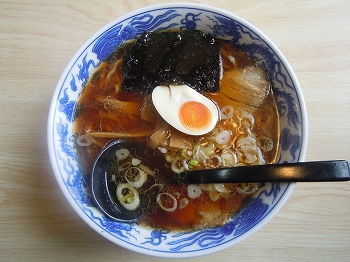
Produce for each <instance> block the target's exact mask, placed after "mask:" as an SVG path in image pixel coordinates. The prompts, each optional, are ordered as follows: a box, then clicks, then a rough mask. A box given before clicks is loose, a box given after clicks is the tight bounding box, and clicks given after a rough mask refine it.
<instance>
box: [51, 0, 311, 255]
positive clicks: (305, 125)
mask: <svg viewBox="0 0 350 262" xmlns="http://www.w3.org/2000/svg"><path fill="white" fill-rule="evenodd" d="M164 8H190V9H191V8H196V9H203V10H206V11H209V12H213V13H217V14H220V15H223V16H226V17H229V18H232V19H234V20H236V21H239V22H240V23H242V24H244V25H245V26H247V27H248V28H250V29H251V30H252V31H254V32H255V33H256V34H257V35H258V36H259V37H260V38H261V39H263V40H264V41H265V42H266V43H267V44H268V45H269V46H270V47H271V48H272V49H273V51H274V52H275V53H276V55H277V56H278V57H279V59H280V60H281V61H282V62H283V64H284V66H285V67H286V70H287V72H288V74H289V75H290V78H291V79H292V81H293V83H294V85H295V92H296V94H297V96H298V99H299V101H298V102H299V104H300V108H299V110H300V113H301V115H302V123H301V128H302V130H301V134H302V136H301V147H300V153H299V159H298V160H297V161H299V162H302V161H304V160H305V156H306V151H307V142H308V121H307V110H306V105H305V100H304V96H303V93H302V90H301V87H300V84H299V81H298V80H297V78H296V75H295V73H294V71H293V69H292V67H291V65H290V64H289V62H288V61H287V59H286V57H285V56H284V55H283V54H282V52H281V51H280V50H279V48H278V47H277V46H276V45H275V44H274V43H273V42H272V41H271V40H270V39H269V38H268V37H267V36H266V35H265V34H264V33H263V32H262V31H260V30H259V29H258V28H257V27H255V26H254V25H253V24H251V23H250V22H248V21H247V20H245V19H243V18H241V17H239V16H237V15H235V14H234V13H232V12H229V11H226V10H224V9H221V8H218V7H215V6H211V5H205V4H198V3H187V2H170V3H161V4H154V5H148V6H145V7H141V8H138V9H135V10H132V11H130V12H127V13H125V14H123V15H121V16H118V17H116V18H115V19H113V20H112V21H110V22H109V23H107V24H106V25H104V26H103V27H101V28H100V29H98V30H97V31H96V32H95V33H94V34H92V35H91V36H90V37H89V38H88V39H87V40H86V41H85V42H84V43H83V44H82V45H81V46H80V47H79V48H78V49H77V50H76V51H75V53H74V55H73V56H72V57H71V59H70V60H69V62H68V64H67V65H66V67H65V69H64V71H63V72H62V74H61V76H60V78H59V81H58V82H57V85H56V86H55V90H54V92H53V96H52V99H51V103H50V109H49V114H48V122H47V123H48V124H47V142H48V151H49V152H48V153H49V158H50V163H51V167H52V169H53V173H54V175H55V178H56V181H57V182H58V184H59V187H60V189H61V191H62V192H63V194H64V196H65V198H66V199H67V201H68V203H69V204H70V206H71V207H73V209H74V210H75V212H76V213H77V214H78V216H79V217H80V218H81V219H82V220H83V221H84V222H85V223H87V224H88V225H89V226H90V227H91V228H93V229H94V231H96V232H97V233H99V234H100V235H102V236H103V237H104V238H106V239H108V240H110V241H111V242H113V243H116V242H115V241H113V240H114V238H113V236H111V235H109V234H104V232H103V231H102V232H101V230H98V228H97V227H96V226H94V225H92V222H91V220H90V219H89V218H88V217H87V216H86V214H85V213H83V212H82V211H81V210H80V208H79V206H78V205H76V204H75V202H74V200H73V199H72V198H71V195H70V193H69V192H68V190H67V188H66V185H65V184H64V182H63V181H62V179H60V176H59V175H58V171H57V170H58V164H57V162H56V159H55V155H54V148H53V143H52V134H53V133H54V130H53V129H54V125H53V124H52V123H54V115H55V114H54V112H55V110H56V105H57V101H58V97H59V93H60V87H61V86H62V84H63V82H64V81H65V78H66V77H67V75H68V72H69V71H70V69H71V67H72V66H73V64H74V62H75V61H76V60H77V59H78V57H79V56H80V55H81V53H82V50H84V49H85V48H86V47H87V46H88V45H89V44H90V43H91V42H93V41H94V40H95V39H96V38H98V37H99V36H100V35H101V33H103V32H105V31H106V30H107V29H109V28H110V27H112V26H113V25H115V24H117V23H121V22H122V21H124V20H126V19H128V18H130V17H132V16H134V15H137V14H140V13H144V12H147V11H151V10H156V9H164ZM295 185H296V183H289V186H288V188H287V189H286V191H285V193H284V195H283V197H281V199H280V200H279V202H278V204H276V205H275V207H274V208H273V209H272V210H271V211H270V212H269V214H268V215H267V216H266V217H265V218H264V219H263V220H261V221H260V222H259V223H258V224H257V225H255V226H254V227H253V228H252V229H251V230H249V231H248V232H247V233H245V234H244V236H241V237H240V238H239V241H235V243H234V244H232V243H230V242H229V243H224V244H222V245H220V246H216V247H215V248H212V249H205V250H203V251H201V252H200V254H198V252H194V253H189V252H187V253H186V252H185V253H172V254H171V256H169V253H161V252H156V253H154V252H153V251H152V250H148V249H140V248H138V247H134V246H133V245H130V244H129V243H126V242H123V241H119V242H118V243H117V244H118V245H119V246H121V247H124V248H126V249H128V250H131V251H134V252H138V253H141V254H146V255H152V256H157V257H164V258H170V257H182V258H189V257H195V256H202V255H207V254H212V253H216V252H218V251H222V250H224V249H227V248H228V247H232V246H234V245H236V244H238V243H240V242H242V241H244V240H245V239H247V238H248V237H250V236H252V235H253V234H255V233H256V232H258V231H259V230H260V229H261V228H262V227H263V226H265V225H266V224H267V223H268V222H269V221H271V219H272V218H273V217H274V216H275V215H276V214H277V213H278V212H279V211H280V209H281V208H282V206H283V205H284V204H285V203H286V202H287V200H288V199H289V197H290V195H291V193H292V191H293V190H294V188H295Z"/></svg>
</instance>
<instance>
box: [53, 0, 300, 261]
mask: <svg viewBox="0 0 350 262" xmlns="http://www.w3.org/2000/svg"><path fill="white" fill-rule="evenodd" d="M169 28H188V29H199V30H203V31H205V32H207V33H211V34H213V35H215V36H217V37H218V38H223V39H226V40H230V41H231V42H232V43H233V44H235V45H238V46H239V47H240V48H241V49H242V50H244V52H247V53H248V54H249V55H251V56H252V57H254V59H255V60H256V61H257V62H258V63H259V64H261V66H262V67H263V68H264V69H265V70H266V72H267V74H268V77H269V79H270V81H271V82H272V84H273V90H274V94H275V97H276V100H277V104H278V110H279V113H280V117H281V134H280V137H281V144H280V148H279V157H278V162H281V163H282V162H298V161H303V160H304V157H305V151H306V142H307V119H306V110H305V105H304V100H303V96H302V92H301V89H300V86H299V84H298V81H297V79H296V77H295V75H294V73H293V71H292V69H291V67H290V65H289V64H288V62H287V60H286V59H285V57H284V56H283V55H282V53H281V52H280V51H279V50H278V48H277V47H276V46H275V45H274V44H273V43H272V42H271V40H269V39H268V38H267V37H266V36H265V35H264V34H263V33H262V32H260V31H259V30H258V29H257V28H255V27H254V26H252V25H251V24H249V23H248V22H246V21H245V20H243V19H241V18H240V17H237V16H236V15H233V14H231V13H229V12H226V11H223V10H221V9H217V8H214V7H210V6H204V5H199V4H189V3H168V4H162V5H156V6H150V7H145V8H142V9H139V10H136V11H134V12H131V13H129V14H126V15H124V16H122V17H119V18H117V19H115V20H114V21H112V22H111V23H109V24H108V25H106V26H105V27H103V28H102V29H101V30H99V31H98V32H96V33H95V34H94V35H93V36H92V37H91V38H90V39H89V40H88V41H87V42H86V43H85V44H83V46H82V47H81V48H80V49H79V50H78V52H76V54H75V55H74V56H73V58H72V59H71V61H70V62H69V64H68V65H67V67H66V69H65V70H64V72H63V74H62V76H61V78H60V80H59V82H58V84H57V87H56V90H55V93H54V95H53V99H52V102H51V108H50V112H49V119H48V147H49V154H50V160H51V163H52V167H53V170H54V173H55V176H56V178H57V181H58V183H59V185H60V188H61V190H62V191H63V193H64V195H65V196H66V198H67V200H68V201H69V203H70V204H71V205H72V207H73V208H74V209H75V211H76V212H77V213H78V214H79V215H80V217H81V218H82V219H83V220H84V221H85V222H86V223H87V224H88V225H89V226H91V227H92V228H93V229H94V230H95V231H96V232H98V233H99V234H101V235H102V236H104V237H105V238H107V239H109V240H110V241H112V242H114V243H116V244H118V245H120V246H122V247H125V248H127V249H130V250H133V251H135V252H139V253H142V254H147V255H152V256H158V257H169V258H171V257H176V258H181V257H182V258H184V257H193V256H199V255H206V254H210V253H213V252H217V251H220V250H223V249H225V248H228V247H231V246H234V245H235V244H237V243H239V242H241V241H242V240H244V239H246V238H247V237H249V236H251V235H252V234H253V233H255V232H256V231H257V230H259V229H260V228H261V227H262V226H264V225H265V224H266V223H267V222H268V221H269V220H270V219H271V218H272V217H273V216H274V215H275V214H276V213H277V212H278V211H279V209H280V208H281V207H282V206H283V204H284V203H285V202H286V200H287V199H288V197H289V196H290V194H291V192H292V191H293V188H294V185H295V184H293V183H290V184H288V183H268V184H266V185H265V186H264V187H263V189H262V190H261V191H260V192H259V194H257V196H256V197H255V198H254V199H253V201H252V202H250V204H248V205H247V206H246V207H245V208H244V209H243V210H241V211H240V212H239V213H238V214H237V215H235V216H233V217H232V218H231V220H230V221H229V222H228V223H227V224H225V225H224V226H222V227H218V228H210V229H205V230H200V231H194V232H188V233H173V232H169V231H163V230H153V231H152V230H150V229H147V228H143V227H141V226H138V225H135V224H126V223H118V222H114V221H112V220H110V219H109V218H107V217H106V216H104V215H103V214H102V213H101V212H100V211H99V209H98V208H97V207H96V205H95V204H94V201H93V200H92V198H91V193H90V189H89V185H88V184H86V183H85V181H84V180H83V179H82V178H83V175H82V168H81V166H80V165H79V156H78V155H77V151H76V148H75V144H74V137H75V134H74V132H73V128H72V125H73V120H74V119H73V118H74V111H75V109H76V105H77V101H78V99H79V96H80V95H81V92H82V89H83V87H84V85H85V84H86V83H87V81H88V79H89V76H90V75H91V74H92V72H94V70H95V69H96V67H97V66H98V65H99V64H100V63H101V61H103V60H104V59H105V58H106V57H107V56H108V55H109V54H110V53H111V52H112V51H113V50H114V49H115V48H116V47H118V46H119V45H120V44H121V43H123V42H124V41H127V40H129V39H134V38H136V37H138V36H140V35H141V34H142V32H144V31H154V30H160V29H169Z"/></svg>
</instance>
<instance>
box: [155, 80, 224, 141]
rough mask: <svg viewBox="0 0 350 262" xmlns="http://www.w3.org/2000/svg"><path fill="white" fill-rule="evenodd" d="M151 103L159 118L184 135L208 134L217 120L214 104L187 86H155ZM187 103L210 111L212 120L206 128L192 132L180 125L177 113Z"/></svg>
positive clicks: (217, 115)
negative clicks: (199, 105) (190, 102)
mask: <svg viewBox="0 0 350 262" xmlns="http://www.w3.org/2000/svg"><path fill="white" fill-rule="evenodd" d="M152 101H153V104H154V107H155V108H156V110H157V111H158V113H159V114H160V115H161V117H162V118H163V119H164V120H165V121H166V122H167V123H169V124H170V125H171V126H172V127H174V128H176V129H177V130H179V131H181V132H183V133H185V134H189V135H203V134H206V133H209V132H210V131H211V130H213V128H214V127H215V125H216V123H217V121H218V118H219V113H218V108H217V106H216V104H215V103H214V102H213V101H211V100H210V99H208V98H207V97H205V96H203V95H202V94H200V93H198V92H197V91H195V90H194V89H192V88H191V87H189V86H187V85H169V86H157V87H156V88H155V89H154V90H153V92H152ZM188 101H196V102H200V103H202V104H204V105H205V106H206V107H207V108H208V109H209V110H210V112H211V115H212V120H211V122H210V124H209V125H208V126H207V127H206V128H203V129H201V130H195V131H193V130H189V129H187V128H185V127H184V126H183V125H182V123H181V121H180V119H179V111H180V107H181V106H182V105H183V104H184V103H186V102H188Z"/></svg>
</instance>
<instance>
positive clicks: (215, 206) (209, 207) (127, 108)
mask: <svg viewBox="0 0 350 262" xmlns="http://www.w3.org/2000/svg"><path fill="white" fill-rule="evenodd" d="M127 47H128V46H127V45H126V46H124V47H122V48H120V49H118V50H117V51H116V52H114V53H113V54H112V55H111V56H110V57H109V58H108V59H107V61H105V62H103V63H102V64H101V65H100V66H99V68H98V69H97V70H96V72H95V73H94V75H93V76H92V77H91V79H90V81H89V82H88V84H87V85H86V86H85V88H84V90H83V92H82V94H81V97H80V99H79V102H78V107H77V111H76V120H75V124H74V128H75V132H76V133H77V136H83V135H85V134H89V133H90V132H110V133H120V136H118V138H122V139H132V140H138V141H141V142H144V143H147V139H148V136H141V137H133V138H130V137H129V135H130V134H134V133H137V132H144V133H148V134H150V133H151V132H152V131H153V130H154V129H155V128H156V126H157V117H155V118H151V120H149V119H147V120H142V119H141V113H140V111H141V110H140V109H141V108H142V106H143V104H144V102H145V97H144V96H143V95H141V94H140V93H135V92H133V93H124V92H122V91H120V87H121V65H122V63H121V57H122V55H123V53H124V50H125V48H127ZM221 54H222V57H223V58H222V60H223V67H224V72H223V79H222V81H221V83H220V92H219V93H206V94H205V95H206V96H207V97H208V98H210V99H212V100H214V101H215V103H216V104H217V105H218V107H219V108H222V107H223V106H225V105H232V106H233V107H234V108H235V110H238V111H239V110H245V111H247V112H249V113H250V114H251V115H252V116H253V117H254V119H255V125H254V129H253V132H254V133H255V135H256V137H269V138H270V139H271V140H272V141H273V145H274V147H273V149H272V150H270V151H267V152H263V157H264V159H265V161H266V163H273V162H275V160H276V155H277V148H278V146H277V145H278V143H279V136H278V134H279V116H278V112H277V106H276V102H275V99H274V97H273V93H272V91H270V92H269V94H268V96H267V97H266V98H265V99H264V100H263V101H262V102H261V103H260V104H259V105H258V106H256V105H255V104H254V105H251V104H246V103H242V101H240V100H239V97H240V96H239V94H238V93H237V92H236V91H235V90H238V89H239V87H237V88H235V87H232V85H235V83H234V81H231V79H230V77H231V73H230V72H232V70H237V69H242V68H245V67H247V66H253V67H256V64H255V62H254V61H252V60H251V59H250V58H249V57H247V56H246V55H245V54H243V53H242V52H241V51H240V50H238V49H237V48H235V47H233V46H231V45H229V44H227V43H223V44H222V47H221ZM227 54H230V55H232V56H233V57H234V58H235V63H234V64H233V63H232V62H230V60H229V59H228V57H227ZM231 93H232V96H231V95H230V94H231ZM237 94H238V95H237ZM114 100H118V101H123V102H125V103H122V104H121V105H116V104H114V102H113V101H114ZM151 113H152V112H151ZM220 124H221V125H223V126H229V125H230V128H232V127H231V126H234V128H233V129H232V130H233V131H234V132H233V143H234V141H236V140H237V139H238V138H239V137H240V136H241V135H242V134H243V133H244V132H241V131H240V130H241V129H240V126H239V125H238V126H235V125H236V123H232V122H230V121H220ZM91 139H92V141H93V143H91V144H90V145H88V146H78V151H79V156H80V159H81V162H82V165H83V169H84V173H85V175H87V176H88V175H90V173H91V170H92V165H93V162H94V160H95V158H96V157H97V155H98V154H99V153H100V151H101V150H102V148H103V147H104V146H105V145H106V144H107V143H109V142H110V141H111V140H114V139H115V138H99V137H92V138H91ZM196 139H198V138H196ZM149 165H150V167H151V168H158V169H161V170H163V169H164V167H169V164H167V163H164V166H162V167H161V168H159V163H158V160H155V162H154V163H149ZM157 165H158V167H157ZM164 170H168V171H162V172H163V173H162V182H163V183H164V184H165V187H164V188H165V189H166V190H165V191H166V192H169V193H171V194H172V195H174V196H176V198H177V199H178V200H179V201H180V200H181V199H182V198H186V197H187V185H181V184H178V185H174V183H173V182H172V183H171V184H169V185H167V177H171V176H174V174H173V173H172V171H171V170H170V169H169V168H165V169H164ZM175 178H176V179H178V177H176V176H175ZM169 179H170V180H173V179H174V177H171V178H169ZM178 180H180V179H178ZM180 182H181V181H180ZM229 186H231V187H232V188H233V185H229ZM251 198H252V195H244V194H240V193H238V192H237V191H234V190H233V193H231V194H230V195H229V196H227V197H221V198H219V199H218V200H217V201H212V200H211V199H210V197H209V193H208V192H207V191H204V190H202V194H201V195H200V197H198V198H188V197H187V199H188V200H189V203H188V205H187V206H185V207H184V208H177V209H176V210H175V211H174V212H166V211H164V210H162V209H161V208H157V207H154V208H152V212H151V213H150V214H147V216H146V217H145V218H144V219H143V220H142V221H141V224H143V225H148V226H151V227H155V228H167V229H170V230H190V229H195V228H204V227H211V226H218V225H222V224H223V223H225V221H227V219H229V217H230V216H232V214H234V213H235V212H237V211H238V210H239V209H240V208H242V206H243V205H244V204H245V203H247V202H248V201H249V200H250V199H251ZM204 217H206V218H205V219H203V218H204ZM208 217H210V218H208Z"/></svg>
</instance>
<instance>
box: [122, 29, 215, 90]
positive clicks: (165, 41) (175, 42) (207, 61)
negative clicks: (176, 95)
mask: <svg viewBox="0 0 350 262" xmlns="http://www.w3.org/2000/svg"><path fill="white" fill-rule="evenodd" d="M220 66H221V65H220V42H219V41H217V40H216V39H215V38H213V37H212V36H211V35H206V34H204V33H203V32H201V31H198V30H184V31H179V32H174V31H164V32H144V33H143V34H142V35H141V36H140V37H139V38H138V39H137V40H136V41H135V42H134V43H133V44H132V45H131V47H130V48H129V49H128V51H127V52H126V53H125V54H124V56H123V67H122V87H121V90H122V91H124V92H141V93H146V94H147V93H150V92H152V90H153V89H154V88H155V87H156V86H158V85H169V84H186V85H188V86H190V87H192V88H193V89H195V90H196V91H197V92H200V93H203V92H212V93H214V92H218V91H219V80H220V70H221V69H220Z"/></svg>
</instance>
